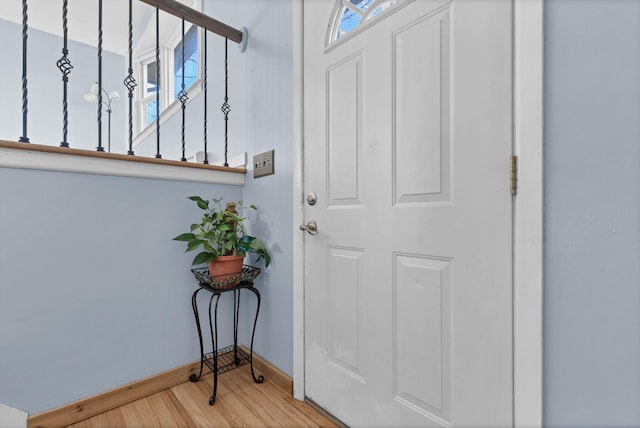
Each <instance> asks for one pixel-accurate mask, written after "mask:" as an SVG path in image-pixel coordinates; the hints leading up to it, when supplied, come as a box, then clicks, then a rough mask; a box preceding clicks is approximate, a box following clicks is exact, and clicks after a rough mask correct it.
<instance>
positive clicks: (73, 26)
mask: <svg viewBox="0 0 640 428" xmlns="http://www.w3.org/2000/svg"><path fill="white" fill-rule="evenodd" d="M102 4H103V6H102V10H103V11H102V25H103V30H102V32H103V42H102V48H103V49H104V50H108V51H111V52H115V53H118V54H121V55H124V54H125V53H126V52H127V49H128V28H129V18H128V7H129V1H128V0H103V2H102ZM154 10H155V9H154V8H153V7H152V6H149V5H147V4H144V3H142V2H140V1H134V2H133V28H134V32H135V29H136V28H137V27H139V25H144V23H145V22H147V21H148V18H149V16H150V15H151V14H152V13H153V11H154ZM27 15H28V25H29V27H30V28H36V29H38V30H42V31H45V32H47V33H51V34H55V35H58V36H62V0H28V11H27ZM0 19H6V20H8V21H12V22H16V23H19V24H22V0H0ZM68 21H69V24H68V37H69V39H71V40H75V41H78V42H81V43H85V44H88V45H91V46H96V45H97V43H98V0H68Z"/></svg>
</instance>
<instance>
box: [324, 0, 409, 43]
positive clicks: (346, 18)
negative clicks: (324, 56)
mask: <svg viewBox="0 0 640 428" xmlns="http://www.w3.org/2000/svg"><path fill="white" fill-rule="evenodd" d="M349 1H350V3H351V4H352V5H354V6H355V7H356V8H358V9H359V10H360V12H358V11H354V10H353V9H351V8H348V7H344V8H342V10H341V11H340V14H341V15H339V16H340V21H339V26H338V31H337V32H336V34H335V40H337V39H339V38H340V37H342V36H344V35H345V34H347V33H348V32H350V31H352V30H353V29H355V28H356V27H358V25H360V24H361V23H362V21H363V17H364V20H365V21H366V20H369V19H371V18H373V17H375V16H377V15H379V14H381V13H382V12H384V11H385V10H386V9H387V8H389V7H390V6H393V5H395V4H397V3H398V2H399V0H349Z"/></svg>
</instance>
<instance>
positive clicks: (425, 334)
mask: <svg viewBox="0 0 640 428" xmlns="http://www.w3.org/2000/svg"><path fill="white" fill-rule="evenodd" d="M345 2H348V0H345ZM351 3H357V2H351ZM386 3H388V2H385V4H386ZM341 10H342V6H337V5H336V2H331V1H328V0H307V1H305V2H304V70H305V71H304V189H305V197H306V195H307V194H310V193H311V192H313V193H315V194H316V196H317V202H316V203H315V204H314V205H310V204H307V203H306V202H305V219H306V221H311V220H314V221H315V222H316V223H317V228H318V233H317V234H316V235H311V234H305V235H306V238H305V255H304V257H305V284H304V293H305V324H304V325H305V394H306V396H307V397H308V398H310V399H311V400H313V401H314V402H316V403H317V404H319V405H320V406H322V407H324V408H325V409H327V410H328V411H329V412H330V413H332V414H333V415H335V416H336V417H337V418H339V419H340V420H342V421H343V422H345V423H347V424H348V425H351V426H365V427H373V426H403V427H404V426H482V427H501V426H510V425H512V423H513V392H512V391H513V359H512V352H513V343H512V342H513V341H512V199H511V195H510V193H509V167H508V165H509V156H510V154H511V137H512V91H511V88H512V58H511V50H512V45H511V40H512V20H511V14H512V3H511V1H509V0H453V1H447V0H414V1H398V2H397V3H395V4H393V5H391V6H390V7H388V8H387V9H386V10H384V11H383V12H382V13H380V14H379V16H376V17H374V18H372V19H371V20H369V21H368V22H367V23H366V25H364V26H363V25H361V26H360V27H359V28H357V29H356V30H354V31H353V32H351V33H348V34H347V35H343V36H341V37H340V39H339V40H338V41H335V42H331V41H330V40H331V34H329V35H327V28H330V32H331V24H332V16H333V14H334V13H335V12H336V11H338V12H339V13H341V12H340V11H341ZM328 26H329V27H328Z"/></svg>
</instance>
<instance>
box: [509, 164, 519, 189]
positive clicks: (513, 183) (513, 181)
mask: <svg viewBox="0 0 640 428" xmlns="http://www.w3.org/2000/svg"><path fill="white" fill-rule="evenodd" d="M509 177H510V178H509V189H510V192H511V194H512V195H517V194H518V157H517V156H515V155H511V165H510V174H509Z"/></svg>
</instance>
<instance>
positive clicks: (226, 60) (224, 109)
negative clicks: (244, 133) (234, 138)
mask: <svg viewBox="0 0 640 428" xmlns="http://www.w3.org/2000/svg"><path fill="white" fill-rule="evenodd" d="M228 48H229V39H227V38H225V39H224V103H223V104H222V108H221V110H222V113H224V166H229V162H228V151H229V150H228V149H229V112H230V111H231V106H230V105H229V102H228V101H229V49H228Z"/></svg>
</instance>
